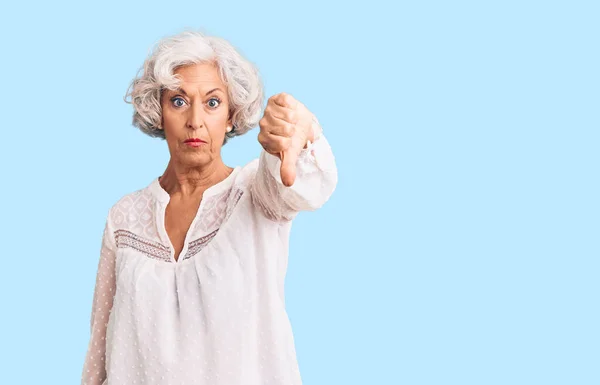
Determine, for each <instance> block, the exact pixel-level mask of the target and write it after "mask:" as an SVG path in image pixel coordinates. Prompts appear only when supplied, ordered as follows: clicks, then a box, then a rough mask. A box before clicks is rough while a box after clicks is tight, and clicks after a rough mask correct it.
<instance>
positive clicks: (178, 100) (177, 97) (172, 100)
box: [171, 96, 185, 108]
mask: <svg viewBox="0 0 600 385" xmlns="http://www.w3.org/2000/svg"><path fill="white" fill-rule="evenodd" d="M178 102H183V104H185V100H183V98H180V97H179V96H176V97H174V98H172V99H171V103H173V105H174V106H175V107H177V108H179V107H182V106H183V104H181V103H178Z"/></svg>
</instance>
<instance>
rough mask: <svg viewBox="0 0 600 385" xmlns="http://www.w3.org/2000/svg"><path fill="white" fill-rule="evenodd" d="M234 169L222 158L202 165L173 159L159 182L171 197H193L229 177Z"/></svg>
mask: <svg viewBox="0 0 600 385" xmlns="http://www.w3.org/2000/svg"><path fill="white" fill-rule="evenodd" d="M232 171H233V168H231V167H228V166H226V165H225V164H224V163H223V161H222V160H221V158H219V159H215V160H214V161H212V162H210V163H208V164H206V165H202V166H197V165H194V166H187V165H182V164H179V163H177V162H175V161H173V159H171V160H169V164H168V165H167V168H166V170H165V172H164V173H163V175H162V176H161V177H160V180H159V182H160V185H161V186H162V188H163V189H164V190H165V191H166V192H167V193H169V195H170V196H171V197H173V196H179V197H181V198H183V199H185V198H192V197H197V196H198V195H200V196H201V195H202V194H203V193H204V191H206V189H208V188H209V187H211V186H214V185H215V184H217V183H219V182H221V181H222V180H224V179H225V178H227V177H228V176H229V174H231V172H232Z"/></svg>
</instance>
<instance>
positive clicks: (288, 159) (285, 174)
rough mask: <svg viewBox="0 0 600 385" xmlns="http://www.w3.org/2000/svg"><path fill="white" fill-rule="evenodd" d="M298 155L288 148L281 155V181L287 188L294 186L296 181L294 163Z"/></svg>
mask: <svg viewBox="0 0 600 385" xmlns="http://www.w3.org/2000/svg"><path fill="white" fill-rule="evenodd" d="M297 160H298V153H297V151H295V149H294V148H290V149H288V150H285V151H283V152H282V153H281V181H282V182H283V184H284V185H285V186H287V187H290V186H291V185H293V184H294V181H295V180H296V161H297Z"/></svg>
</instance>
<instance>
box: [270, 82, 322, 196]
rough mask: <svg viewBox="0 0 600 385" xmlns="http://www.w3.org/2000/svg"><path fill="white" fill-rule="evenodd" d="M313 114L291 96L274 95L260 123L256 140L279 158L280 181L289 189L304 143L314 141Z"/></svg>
mask: <svg viewBox="0 0 600 385" xmlns="http://www.w3.org/2000/svg"><path fill="white" fill-rule="evenodd" d="M312 123H313V114H312V113H311V112H310V111H309V110H308V109H307V108H306V107H305V106H304V104H302V103H300V102H299V101H298V100H296V99H294V97H293V96H292V95H290V94H287V93H285V92H282V93H280V94H277V95H273V96H271V97H270V98H269V100H268V102H267V107H266V108H265V113H264V115H263V117H262V118H261V119H260V121H259V125H260V133H259V134H258V141H259V142H260V144H261V145H262V147H263V148H264V149H265V151H267V152H268V153H270V154H273V155H275V156H277V157H279V159H281V181H282V182H283V184H284V185H285V186H288V187H289V186H291V185H292V184H294V181H295V179H296V161H297V160H298V155H300V152H301V151H302V149H303V148H305V147H306V144H307V142H308V141H309V140H310V141H311V142H312V141H314V135H315V133H314V132H313V128H312Z"/></svg>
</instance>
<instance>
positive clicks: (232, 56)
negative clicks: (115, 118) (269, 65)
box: [123, 30, 264, 143]
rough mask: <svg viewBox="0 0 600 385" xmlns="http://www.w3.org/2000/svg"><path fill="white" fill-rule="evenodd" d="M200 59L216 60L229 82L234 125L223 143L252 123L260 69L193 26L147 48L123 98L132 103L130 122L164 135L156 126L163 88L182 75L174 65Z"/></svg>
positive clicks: (259, 100) (260, 95)
mask: <svg viewBox="0 0 600 385" xmlns="http://www.w3.org/2000/svg"><path fill="white" fill-rule="evenodd" d="M198 63H213V64H216V66H217V68H218V71H219V75H220V77H221V80H222V81H223V83H224V84H225V85H226V87H227V93H228V95H229V114H230V117H231V119H232V125H233V129H232V130H231V132H228V133H227V134H226V137H225V143H226V142H227V139H228V138H232V137H234V136H237V135H243V134H245V133H246V132H248V131H249V130H250V129H252V128H253V127H256V126H257V125H258V122H259V120H260V113H261V110H262V108H263V99H264V90H263V84H262V81H261V79H260V75H259V72H258V69H257V68H256V67H255V66H254V65H253V64H252V63H251V62H249V61H248V60H246V59H245V58H244V57H242V55H241V54H240V53H238V52H237V51H236V49H235V48H234V47H233V46H232V45H231V44H230V43H229V42H227V41H226V40H224V39H222V38H219V37H215V36H207V35H206V34H204V33H203V32H198V31H191V30H186V31H184V32H181V33H179V34H177V35H174V36H169V37H165V38H163V39H161V40H160V41H158V42H157V43H156V44H155V45H154V47H153V48H152V49H151V51H150V53H149V54H148V57H147V58H146V60H145V61H144V64H143V66H142V67H140V69H139V70H138V72H137V74H136V76H135V78H134V79H133V80H132V81H131V84H130V85H129V87H128V88H127V92H126V94H125V96H124V97H123V100H124V101H125V102H126V103H129V104H133V107H134V112H133V122H132V124H133V125H134V126H135V127H137V128H139V129H140V130H141V131H142V132H143V133H145V134H147V135H150V136H152V137H159V138H162V139H165V133H164V130H161V129H159V127H160V124H161V120H162V114H161V112H162V110H161V105H160V100H161V96H162V93H163V91H164V90H165V89H171V90H175V89H176V88H177V87H178V86H179V83H180V80H179V79H178V78H177V77H176V76H174V74H173V73H174V71H175V70H176V69H177V68H178V67H181V66H185V65H190V64H198ZM128 97H131V100H127V98H128Z"/></svg>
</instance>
